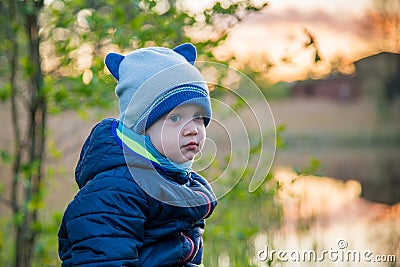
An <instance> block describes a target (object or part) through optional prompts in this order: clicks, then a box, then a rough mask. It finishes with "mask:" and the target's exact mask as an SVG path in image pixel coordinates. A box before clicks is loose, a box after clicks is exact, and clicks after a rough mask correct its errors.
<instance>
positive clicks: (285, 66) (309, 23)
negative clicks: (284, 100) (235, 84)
mask: <svg viewBox="0 0 400 267" xmlns="http://www.w3.org/2000/svg"><path fill="white" fill-rule="evenodd" d="M373 2H374V0H352V1H348V0H335V1H322V0H304V1H298V0H270V1H268V6H267V7H265V8H264V9H263V10H262V11H261V12H260V13H259V14H256V15H253V16H251V17H248V18H246V19H245V21H243V22H242V23H241V24H240V25H237V26H236V27H235V28H234V29H232V30H231V32H230V35H229V37H228V39H227V42H226V45H227V46H226V47H225V48H224V51H222V54H223V53H228V54H229V53H233V54H234V55H235V56H236V57H237V58H238V60H239V61H243V62H249V64H254V62H253V61H254V60H253V58H254V59H259V58H260V55H262V58H263V59H264V60H265V61H268V62H270V63H271V64H273V65H274V67H273V68H270V69H269V71H268V75H267V78H269V79H270V80H272V81H279V80H284V81H293V80H297V79H305V78H307V77H308V74H309V72H310V71H312V72H313V73H314V74H315V76H316V77H318V76H323V75H325V74H326V73H329V71H330V69H331V62H332V61H335V60H336V61H339V60H340V62H343V63H344V64H343V65H344V67H342V69H343V71H346V72H351V71H353V69H352V66H351V64H347V63H351V62H353V61H354V60H358V59H360V58H363V57H366V56H370V55H372V54H375V53H378V52H380V51H379V49H380V48H378V47H377V46H376V38H375V37H373V36H371V35H370V34H369V32H368V31H369V25H368V21H367V19H366V13H367V11H368V10H371V9H373ZM306 31H307V32H308V33H310V34H312V36H313V37H314V40H315V43H316V46H317V47H318V50H319V55H320V56H321V58H322V61H321V62H319V63H318V64H313V59H314V55H315V50H313V49H312V48H307V49H305V47H304V44H305V43H306V42H307V41H308V40H309V38H308V37H307V35H306ZM372 39H375V42H371V40H372ZM220 52H221V50H220ZM249 55H250V58H249ZM252 57H253V58H252ZM283 58H289V59H290V62H287V61H286V62H284V63H282V62H283V60H282V59H283Z"/></svg>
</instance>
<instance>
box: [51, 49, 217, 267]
mask: <svg viewBox="0 0 400 267" xmlns="http://www.w3.org/2000/svg"><path fill="white" fill-rule="evenodd" d="M196 56H197V55H196V49H195V47H194V46H193V45H192V44H188V43H187V44H183V45H180V46H178V47H176V48H174V49H168V48H164V47H150V48H142V49H138V50H135V51H133V52H132V53H130V54H128V55H127V56H122V55H120V54H116V53H110V54H108V55H107V57H106V59H105V63H106V65H107V67H108V69H109V70H110V72H111V74H112V75H113V76H114V77H115V78H116V79H117V81H118V84H117V86H116V89H115V90H116V94H117V96H118V100H119V107H120V118H119V120H117V119H105V120H103V121H101V122H100V123H99V124H97V125H96V126H95V127H94V128H93V129H92V131H91V133H90V135H89V137H88V138H87V140H86V141H85V143H84V145H83V147H82V151H81V154H80V158H79V161H78V164H77V167H76V170H75V179H76V182H77V184H78V186H79V188H80V191H79V192H78V193H77V195H76V196H75V198H74V199H73V200H72V201H71V203H70V204H69V205H68V207H67V209H66V211H65V213H64V217H63V220H62V224H61V226H60V230H59V233H58V238H59V256H60V259H61V261H62V266H149V267H155V266H199V265H200V264H201V262H202V250H203V242H202V234H203V231H204V219H206V218H208V217H209V216H210V215H211V213H212V212H213V210H214V208H215V206H216V203H217V202H216V198H215V195H214V193H213V191H212V189H211V187H210V185H209V183H208V182H207V181H206V180H205V179H204V178H203V177H201V176H200V175H198V174H197V173H196V172H194V171H193V170H192V168H191V166H192V163H193V160H194V157H195V156H196V155H197V154H198V153H199V152H200V150H201V148H202V146H203V143H204V140H205V137H206V131H205V128H206V127H207V125H208V124H209V122H210V118H211V106H210V98H209V92H208V88H207V85H206V82H205V81H204V78H203V77H202V76H201V74H200V72H199V71H198V70H197V69H196V68H195V67H194V66H193V64H194V62H195V60H196Z"/></svg>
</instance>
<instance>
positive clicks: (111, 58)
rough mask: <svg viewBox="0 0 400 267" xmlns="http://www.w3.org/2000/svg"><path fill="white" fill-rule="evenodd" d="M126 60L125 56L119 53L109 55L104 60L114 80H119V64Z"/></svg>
mask: <svg viewBox="0 0 400 267" xmlns="http://www.w3.org/2000/svg"><path fill="white" fill-rule="evenodd" d="M124 58H125V57H124V56H123V55H120V54H117V53H109V54H108V55H107V56H106V59H105V60H104V61H105V63H106V66H107V68H108V70H109V71H110V72H111V74H112V75H113V76H114V78H115V79H117V81H118V80H119V73H118V70H119V64H121V61H122V60H123V59H124Z"/></svg>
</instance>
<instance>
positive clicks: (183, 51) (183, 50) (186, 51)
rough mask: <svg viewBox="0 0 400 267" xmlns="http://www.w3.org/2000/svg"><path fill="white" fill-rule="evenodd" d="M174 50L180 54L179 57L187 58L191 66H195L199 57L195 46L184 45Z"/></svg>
mask: <svg viewBox="0 0 400 267" xmlns="http://www.w3.org/2000/svg"><path fill="white" fill-rule="evenodd" d="M173 50H174V51H175V52H176V53H178V54H179V55H181V56H183V57H184V58H186V60H187V61H188V62H189V63H190V64H192V65H194V62H195V61H196V57H197V50H196V47H195V46H194V45H192V44H191V43H184V44H181V45H178V46H177V47H175V48H174V49H173Z"/></svg>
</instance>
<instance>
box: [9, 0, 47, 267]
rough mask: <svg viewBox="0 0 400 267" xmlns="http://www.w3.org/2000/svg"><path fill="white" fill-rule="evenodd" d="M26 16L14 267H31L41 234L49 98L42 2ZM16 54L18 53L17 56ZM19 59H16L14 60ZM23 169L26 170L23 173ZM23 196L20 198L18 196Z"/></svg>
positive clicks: (15, 119)
mask: <svg viewBox="0 0 400 267" xmlns="http://www.w3.org/2000/svg"><path fill="white" fill-rule="evenodd" d="M21 4H22V5H25V9H23V10H25V13H24V16H23V17H22V19H23V21H24V24H25V30H26V35H27V38H28V40H29V45H28V57H29V62H30V63H29V64H30V66H29V68H30V70H31V72H30V73H29V74H30V75H29V79H28V81H27V91H28V99H27V106H28V112H27V115H28V116H27V122H28V123H27V127H28V128H27V131H26V137H25V136H24V137H23V138H24V140H22V139H21V134H20V132H19V125H18V115H19V114H20V112H19V110H18V108H17V106H16V103H15V100H16V97H17V92H16V91H17V90H16V85H15V82H14V83H13V87H12V88H13V90H12V105H11V108H12V117H13V123H14V124H15V125H14V135H15V138H16V144H15V152H16V153H15V155H16V157H15V158H14V166H13V172H14V173H13V183H12V197H11V199H12V203H13V204H12V206H13V212H14V218H15V235H16V236H15V266H16V267H30V266H32V259H33V248H34V245H35V242H36V239H37V236H38V234H39V232H38V231H37V228H36V227H35V226H36V225H38V210H39V206H38V204H39V203H40V202H41V200H42V199H41V198H42V196H41V195H42V194H41V190H42V186H41V185H42V176H43V167H42V166H43V159H44V151H45V139H46V120H47V105H46V95H45V92H44V90H43V76H42V70H41V59H40V54H39V44H40V38H39V25H38V15H39V11H40V9H41V8H42V6H43V1H33V0H30V1H23V2H22V3H21ZM15 53H17V51H16V52H15ZM15 58H17V57H15ZM23 168H24V169H23ZM21 177H23V178H22V179H24V181H25V185H24V187H25V188H24V191H19V190H20V188H21V186H19V183H20V182H21ZM19 192H20V193H21V194H22V195H21V196H19V195H18V193H19Z"/></svg>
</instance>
